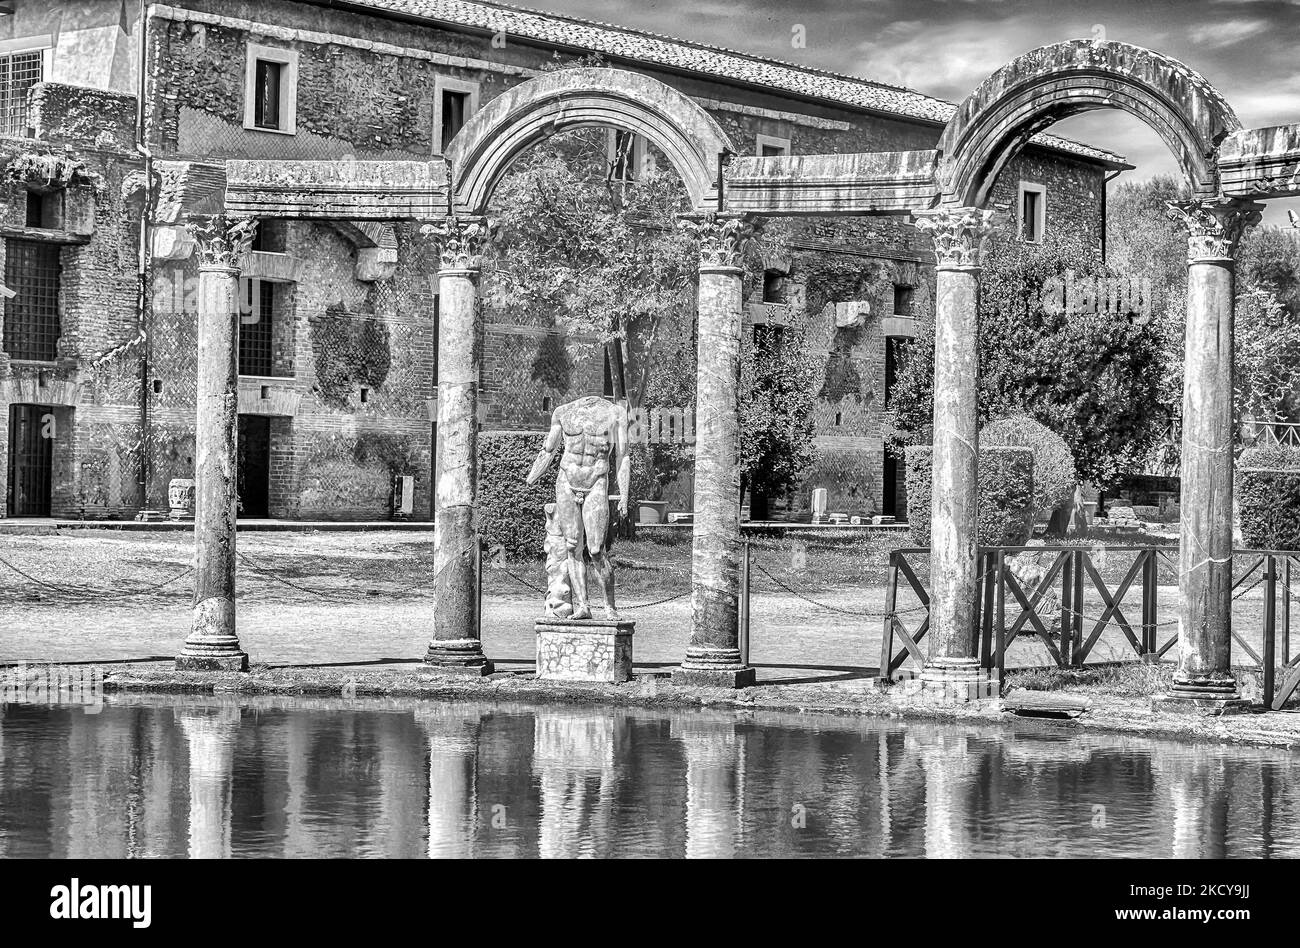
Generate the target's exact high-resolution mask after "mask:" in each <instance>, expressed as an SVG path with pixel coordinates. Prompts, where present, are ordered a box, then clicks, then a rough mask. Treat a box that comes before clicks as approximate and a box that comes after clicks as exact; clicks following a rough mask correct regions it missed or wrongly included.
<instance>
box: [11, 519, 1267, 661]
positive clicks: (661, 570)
mask: <svg viewBox="0 0 1300 948" xmlns="http://www.w3.org/2000/svg"><path fill="white" fill-rule="evenodd" d="M192 542H193V540H192V537H191V536H190V535H188V534H184V533H127V532H120V533H119V532H106V531H91V530H87V531H79V532H75V533H60V534H59V535H57V536H21V535H20V536H13V535H0V614H2V615H3V622H0V661H19V660H40V661H59V662H75V661H110V660H122V659H140V658H146V657H150V656H160V657H170V656H173V655H175V654H176V652H177V650H178V649H179V647H180V644H181V642H182V641H183V640H184V638H185V635H186V632H187V631H188V626H189V616H190V597H191V595H192V586H191V576H190V575H189V574H188V573H187V570H188V568H189V566H190V561H191V556H192ZM617 552H618V555H619V561H620V564H621V565H620V573H619V576H620V583H621V588H622V595H621V597H620V601H621V602H622V603H623V604H624V605H625V606H629V605H636V604H639V603H645V602H650V601H655V600H659V599H663V598H665V597H669V596H673V595H676V594H679V593H682V592H684V591H685V590H686V589H687V588H688V570H689V549H688V547H686V546H685V545H682V544H672V545H667V546H664V545H662V544H656V543H647V542H642V543H636V544H626V545H624V546H623V547H622V548H620V550H619V551H617ZM432 554H433V535H432V532H431V531H427V530H406V531H401V532H385V533H324V532H305V533H274V532H273V533H265V532H259V533H248V534H244V535H241V538H240V555H241V566H240V576H239V588H240V595H239V616H240V629H241V633H240V634H241V638H242V639H243V641H244V644H245V648H246V649H247V651H248V652H249V654H250V655H251V656H252V659H253V661H254V662H261V663H266V664H271V665H288V664H305V665H329V664H340V665H351V664H358V663H365V662H381V661H390V662H391V661H409V660H416V659H419V658H420V657H421V656H422V655H423V652H424V648H425V646H426V645H427V642H428V637H429V631H430V629H431V628H432V622H433V597H432V592H431V589H430V588H429V577H430V575H431V572H432ZM886 555H887V554H885V553H884V552H878V551H866V552H863V553H862V555H861V557H859V560H860V561H859V560H854V559H853V558H852V557H846V556H844V555H843V554H837V556H838V559H835V560H833V561H832V560H831V559H829V558H828V559H825V560H823V559H819V558H818V555H817V554H816V553H814V554H813V556H812V558H811V559H807V558H797V559H796V558H793V557H791V555H790V553H789V551H788V550H774V551H765V552H762V553H760V554H758V560H757V562H758V563H759V564H760V565H762V566H763V567H764V569H766V570H767V572H768V573H770V574H771V577H775V579H776V581H779V582H780V583H782V584H784V585H785V586H788V587H789V588H790V589H793V590H796V591H797V592H798V593H799V594H801V595H803V596H806V597H808V598H809V599H812V600H815V602H816V603H818V604H820V605H815V604H813V602H809V601H808V599H803V598H799V596H797V595H794V594H792V593H791V592H789V591H787V590H784V589H781V588H779V587H778V586H777V585H776V583H775V582H774V581H773V579H772V578H769V576H766V575H763V574H762V572H760V571H758V570H756V571H755V575H754V589H755V593H754V596H753V601H752V606H751V615H752V620H751V621H752V629H753V632H752V639H751V660H752V661H753V663H754V664H755V665H757V666H758V668H759V674H760V679H761V680H766V681H784V682H794V681H799V680H806V679H814V678H846V677H858V676H863V675H868V674H875V669H876V666H877V665H878V664H879V661H880V635H881V630H882V626H883V622H882V615H883V612H884V605H885V586H884V581H883V577H884V570H883V564H884V562H885V559H886ZM1115 567H1116V568H1121V567H1122V564H1120V563H1118V562H1117V563H1116V564H1115ZM510 573H514V574H516V576H517V577H518V579H516V578H513V577H512V576H511V575H510ZM486 576H487V578H486V583H485V588H484V617H483V642H484V648H485V651H486V652H487V653H488V654H489V655H490V656H491V657H492V658H493V659H494V660H496V661H497V662H498V663H500V664H501V665H502V666H503V667H506V668H519V667H526V666H528V665H530V664H531V662H532V653H533V619H534V618H535V617H536V616H537V614H538V613H539V611H540V608H539V602H540V596H539V595H538V594H536V593H534V592H532V591H530V590H528V589H527V588H525V587H524V586H523V585H522V584H521V582H520V580H523V581H525V582H531V583H534V584H540V583H541V581H542V577H541V566H540V564H524V565H512V566H508V567H506V568H494V569H490V570H488V571H487V574H486ZM1166 579H1169V580H1172V577H1163V576H1162V582H1164V581H1165V580H1166ZM154 587H159V588H154ZM1137 592H1138V590H1136V589H1134V590H1133V592H1132V593H1130V598H1131V600H1132V601H1133V605H1132V606H1131V607H1128V608H1127V609H1126V610H1125V611H1126V615H1127V617H1128V619H1129V621H1130V622H1136V621H1138V618H1139V615H1140V612H1139V609H1138V607H1137V603H1136V595H1137ZM1262 595H1263V591H1262V589H1261V588H1256V589H1254V590H1252V591H1251V592H1248V593H1246V594H1245V596H1243V597H1242V599H1241V600H1240V601H1239V602H1238V610H1237V614H1236V615H1237V618H1236V622H1237V628H1238V629H1239V631H1241V632H1242V634H1243V635H1245V636H1246V638H1247V640H1248V641H1250V642H1251V643H1252V646H1254V647H1257V646H1258V642H1259V640H1260V634H1259V631H1258V630H1259V628H1260V617H1261V615H1262ZM916 605H917V601H916V600H915V599H914V598H910V597H909V596H900V599H899V602H898V608H899V609H900V610H914V609H915V607H916ZM825 607H830V608H825ZM1176 608H1177V590H1176V589H1175V588H1174V587H1173V586H1172V585H1169V584H1166V585H1163V586H1162V587H1161V590H1160V618H1161V620H1162V621H1163V622H1169V621H1170V620H1172V618H1173V617H1174V616H1175V615H1176ZM1102 609H1103V606H1102V604H1101V602H1100V600H1099V599H1097V598H1096V596H1095V595H1093V596H1092V598H1091V599H1090V600H1089V602H1088V605H1087V607H1086V608H1085V610H1084V611H1085V613H1086V614H1089V615H1091V616H1097V615H1100V613H1101V612H1102ZM627 614H628V615H629V616H631V617H632V618H635V619H636V621H637V635H636V644H635V649H636V658H637V662H638V665H640V666H642V667H645V668H651V667H654V666H656V665H659V666H670V665H673V664H676V663H677V662H679V661H680V660H681V656H682V654H683V652H684V651H685V648H686V644H687V641H688V639H689V630H690V605H689V597H683V598H678V599H675V600H673V601H671V602H667V603H663V604H660V605H655V606H652V607H649V608H644V609H628V613H627ZM903 620H904V622H905V623H906V624H907V625H909V626H910V627H912V628H915V626H916V614H915V612H905V613H904V615H903ZM1091 628H1092V623H1091V622H1088V623H1087V626H1086V630H1085V631H1086V632H1090V631H1091ZM1174 631H1175V628H1174V627H1173V626H1172V625H1170V626H1166V627H1164V628H1162V629H1161V640H1162V641H1163V640H1164V639H1165V638H1167V637H1168V636H1171V635H1172V634H1173V633H1174ZM899 647H901V646H899ZM1173 654H1175V653H1170V655H1171V657H1172V655H1173ZM1131 657H1132V653H1131V650H1129V649H1128V648H1127V646H1126V644H1125V642H1124V639H1123V637H1122V636H1121V635H1120V633H1118V632H1115V631H1108V632H1107V633H1106V634H1105V635H1104V636H1103V638H1102V639H1101V641H1100V642H1099V643H1098V645H1097V647H1096V648H1095V649H1094V651H1093V654H1092V656H1091V660H1098V661H1101V660H1112V659H1122V658H1131ZM1237 658H1238V660H1242V661H1248V658H1246V657H1245V656H1242V655H1240V654H1239V655H1238V656H1237ZM1046 661H1047V653H1046V651H1045V650H1044V649H1043V647H1042V646H1041V645H1039V644H1036V643H1032V642H1029V641H1028V640H1021V641H1019V642H1017V644H1016V645H1015V646H1014V647H1013V649H1012V650H1011V652H1010V653H1009V656H1008V664H1009V665H1013V666H1014V665H1034V664H1042V663H1045V662H1046Z"/></svg>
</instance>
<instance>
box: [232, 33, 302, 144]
mask: <svg viewBox="0 0 1300 948" xmlns="http://www.w3.org/2000/svg"><path fill="white" fill-rule="evenodd" d="M297 88H298V53H297V51H295V50H292V49H281V48H279V47H275V46H249V47H248V63H247V72H246V75H245V89H244V127H245V128H250V129H256V130H257V131H261V132H280V133H281V134H285V135H292V134H293V133H294V132H295V131H297V102H298V92H297Z"/></svg>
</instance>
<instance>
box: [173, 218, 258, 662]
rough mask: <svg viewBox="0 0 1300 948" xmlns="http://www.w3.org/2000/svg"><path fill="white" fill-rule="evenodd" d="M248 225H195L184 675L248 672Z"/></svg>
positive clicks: (215, 220) (250, 230)
mask: <svg viewBox="0 0 1300 948" xmlns="http://www.w3.org/2000/svg"><path fill="white" fill-rule="evenodd" d="M253 230H254V228H253V226H252V225H250V223H249V222H248V221H241V222H239V223H236V224H233V225H232V224H229V223H228V222H226V221H224V220H223V219H221V218H213V219H209V220H205V221H200V222H195V223H194V225H193V226H192V232H193V233H194V236H195V238H196V239H197V240H198V243H199V253H200V255H201V257H202V259H203V266H202V267H201V268H200V270H199V313H198V320H199V325H198V335H199V346H198V348H199V352H198V383H197V392H198V407H197V412H196V431H195V458H194V480H195V512H194V520H195V523H194V620H193V626H192V628H191V631H190V635H189V637H188V638H187V639H186V640H185V646H184V648H183V649H182V651H181V654H180V656H179V657H178V658H177V660H176V662H177V667H178V668H181V669H186V668H191V669H201V670H210V671H219V670H229V669H231V668H235V669H237V670H245V669H247V667H248V657H247V656H246V655H245V654H244V653H243V650H242V649H241V648H240V646H239V638H238V633H237V631H236V627H235V516H236V507H237V505H238V502H239V497H238V493H237V484H236V470H235V468H236V454H235V450H236V436H237V431H238V414H237V412H238V399H239V396H238V375H237V370H238V339H239V295H238V294H239V271H238V270H237V269H235V267H234V264H235V263H236V262H237V261H238V260H240V259H242V257H243V256H244V255H245V254H247V253H248V247H249V243H250V242H251V240H252V238H253Z"/></svg>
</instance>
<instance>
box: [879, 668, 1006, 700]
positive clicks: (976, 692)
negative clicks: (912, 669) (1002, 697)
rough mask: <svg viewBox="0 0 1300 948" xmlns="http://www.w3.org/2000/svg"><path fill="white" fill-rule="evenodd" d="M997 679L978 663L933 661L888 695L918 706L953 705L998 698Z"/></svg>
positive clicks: (895, 687) (891, 689) (895, 686)
mask: <svg viewBox="0 0 1300 948" xmlns="http://www.w3.org/2000/svg"><path fill="white" fill-rule="evenodd" d="M998 691H999V685H998V682H997V680H996V679H994V678H991V677H990V676H989V673H988V672H987V671H986V670H985V669H983V668H981V667H980V666H979V660H978V659H974V658H966V659H953V658H949V659H932V660H930V661H928V662H926V664H925V668H923V669H922V670H921V675H920V677H919V678H909V679H906V680H904V681H900V682H899V683H898V684H896V685H894V686H893V687H891V688H890V694H891V696H893V697H895V698H900V699H904V700H906V701H909V702H913V703H917V704H935V705H955V704H966V703H967V702H971V701H981V700H984V699H986V698H996V697H997V696H998Z"/></svg>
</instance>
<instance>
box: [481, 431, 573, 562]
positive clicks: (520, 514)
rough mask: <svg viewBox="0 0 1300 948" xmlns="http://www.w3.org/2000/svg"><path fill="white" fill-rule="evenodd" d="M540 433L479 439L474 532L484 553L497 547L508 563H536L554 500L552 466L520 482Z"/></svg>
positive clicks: (538, 446) (538, 444) (536, 448)
mask: <svg viewBox="0 0 1300 948" xmlns="http://www.w3.org/2000/svg"><path fill="white" fill-rule="evenodd" d="M545 440H546V436H545V435H541V434H530V433H515V432H501V433H491V434H489V433H484V434H482V435H481V436H480V437H479V441H478V529H479V533H480V535H481V536H482V537H483V539H484V540H485V541H486V542H487V545H488V549H489V550H490V549H492V548H493V547H494V546H496V545H497V544H500V545H501V547H502V548H503V549H504V551H505V555H506V557H508V558H509V559H512V560H539V559H541V558H542V557H543V555H544V554H543V544H544V543H545V541H546V507H545V505H546V504H549V503H552V502H553V501H554V500H555V471H556V467H555V465H552V466H551V470H550V471H549V472H548V473H547V474H546V475H545V476H543V477H542V478H541V479H540V480H538V482H537V483H536V484H533V485H532V486H529V485H528V484H525V483H524V479H525V478H526V477H528V471H529V469H530V468H531V467H532V466H533V461H534V460H535V459H536V457H537V453H538V452H539V451H541V450H542V444H543V442H544V441H545Z"/></svg>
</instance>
